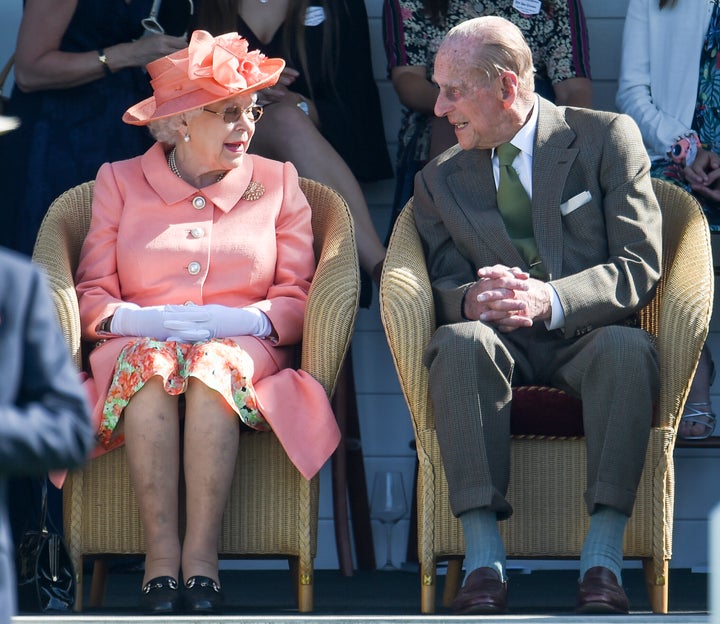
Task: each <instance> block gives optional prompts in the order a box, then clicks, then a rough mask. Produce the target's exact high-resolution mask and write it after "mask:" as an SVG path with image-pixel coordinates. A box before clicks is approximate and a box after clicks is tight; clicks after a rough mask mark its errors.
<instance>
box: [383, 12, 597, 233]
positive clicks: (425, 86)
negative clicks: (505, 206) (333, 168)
mask: <svg viewBox="0 0 720 624" xmlns="http://www.w3.org/2000/svg"><path fill="white" fill-rule="evenodd" d="M516 5H522V6H520V8H516ZM521 9H522V11H524V12H521ZM484 15H496V16H499V17H504V18H505V19H507V20H509V21H511V22H513V23H514V24H515V25H516V26H517V27H518V28H520V30H521V31H522V33H523V36H524V37H525V39H526V40H527V42H528V44H529V45H530V49H531V50H532V52H533V63H534V65H535V70H536V76H535V88H536V91H537V92H538V93H539V94H540V95H542V96H543V97H546V98H547V99H549V100H551V101H553V102H555V103H556V104H561V105H569V106H582V107H586V108H589V107H591V106H592V85H591V82H590V78H591V76H590V53H589V45H588V37H587V27H586V24H585V14H584V12H583V8H582V4H581V2H580V0H543V1H541V0H525V1H524V2H514V1H513V0H476V1H467V0H384V5H383V31H384V41H385V52H386V55H387V60H388V72H389V75H390V78H391V80H392V83H393V86H394V87H395V90H396V91H397V93H398V96H399V97H400V102H401V103H402V105H403V110H402V120H401V125H400V131H399V134H398V153H397V159H396V169H397V180H396V187H395V198H394V201H393V215H392V219H391V223H390V228H392V225H393V223H394V222H395V218H396V217H397V215H398V213H399V212H400V210H401V209H402V207H403V206H404V205H405V203H406V202H407V200H408V199H410V197H411V195H412V191H413V180H414V178H415V173H417V172H418V171H419V170H420V169H421V168H422V167H423V166H424V165H425V163H426V162H427V161H428V160H429V159H431V158H433V157H434V156H436V155H437V154H439V153H441V152H442V151H444V150H445V149H446V148H448V147H450V146H451V145H453V144H454V143H455V142H456V140H455V136H454V134H453V131H452V127H451V126H450V124H448V123H447V121H446V120H445V119H437V118H436V117H435V116H434V114H433V106H434V105H435V100H436V99H437V87H436V86H435V85H434V84H433V81H432V73H433V64H434V61H435V54H436V53H437V50H438V48H439V46H440V43H441V42H442V40H443V38H444V37H445V34H446V33H447V31H448V30H450V28H452V27H453V26H455V25H456V24H459V23H460V22H463V21H465V20H467V19H471V18H473V17H481V16H484Z"/></svg>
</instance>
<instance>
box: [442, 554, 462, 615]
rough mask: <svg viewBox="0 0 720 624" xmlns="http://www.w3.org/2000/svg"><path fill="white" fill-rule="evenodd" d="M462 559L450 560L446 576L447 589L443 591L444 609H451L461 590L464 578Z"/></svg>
mask: <svg viewBox="0 0 720 624" xmlns="http://www.w3.org/2000/svg"><path fill="white" fill-rule="evenodd" d="M462 565H463V560H462V559H450V560H449V561H448V566H447V574H446V576H445V589H444V590H443V607H449V606H450V603H451V602H452V601H453V600H454V598H455V596H457V593H458V591H459V590H460V584H461V582H460V579H461V578H462Z"/></svg>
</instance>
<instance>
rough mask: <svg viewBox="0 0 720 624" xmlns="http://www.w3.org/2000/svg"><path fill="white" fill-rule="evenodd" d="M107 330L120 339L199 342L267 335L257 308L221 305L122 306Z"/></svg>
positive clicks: (263, 317)
mask: <svg viewBox="0 0 720 624" xmlns="http://www.w3.org/2000/svg"><path fill="white" fill-rule="evenodd" d="M110 331H111V332H112V333H114V334H118V335H121V336H139V337H150V338H156V339H157V340H176V341H178V342H200V341H203V340H209V339H210V338H227V337H228V336H258V337H265V336H267V335H269V334H270V331H271V325H270V321H269V319H268V318H267V316H266V315H265V314H264V313H263V312H262V311H261V310H258V309H257V308H252V307H247V308H233V307H229V306H223V305H215V304H211V305H204V306H196V305H165V306H149V307H144V308H141V307H139V306H134V305H132V304H125V305H123V306H121V307H120V308H118V309H117V310H116V311H115V314H114V316H113V319H112V322H111V324H110Z"/></svg>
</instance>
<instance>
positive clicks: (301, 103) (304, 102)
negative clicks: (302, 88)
mask: <svg viewBox="0 0 720 624" xmlns="http://www.w3.org/2000/svg"><path fill="white" fill-rule="evenodd" d="M296 106H297V107H298V108H299V109H300V110H301V111H302V112H303V113H305V114H306V115H308V116H309V115H310V106H308V103H307V100H306V99H305V98H304V97H303V96H302V95H301V96H300V99H299V100H298V103H297V104H296Z"/></svg>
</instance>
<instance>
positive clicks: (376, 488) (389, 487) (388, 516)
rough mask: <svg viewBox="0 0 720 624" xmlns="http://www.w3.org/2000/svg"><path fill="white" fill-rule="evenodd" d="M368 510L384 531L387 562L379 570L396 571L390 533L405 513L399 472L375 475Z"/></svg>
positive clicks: (405, 508)
mask: <svg viewBox="0 0 720 624" xmlns="http://www.w3.org/2000/svg"><path fill="white" fill-rule="evenodd" d="M370 510H371V514H372V517H373V518H374V519H375V520H379V521H380V522H381V523H382V524H383V525H384V526H385V531H386V544H387V557H386V559H387V561H385V565H384V566H382V568H380V569H381V570H397V568H396V567H395V566H394V565H393V562H392V532H393V527H394V526H395V524H396V523H397V522H398V521H399V520H400V518H402V517H403V516H404V515H405V513H406V512H407V502H406V500H405V485H404V484H403V478H402V473H401V472H398V471H396V470H388V471H381V472H377V473H375V481H374V483H373V492H372V502H371V503H370Z"/></svg>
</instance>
